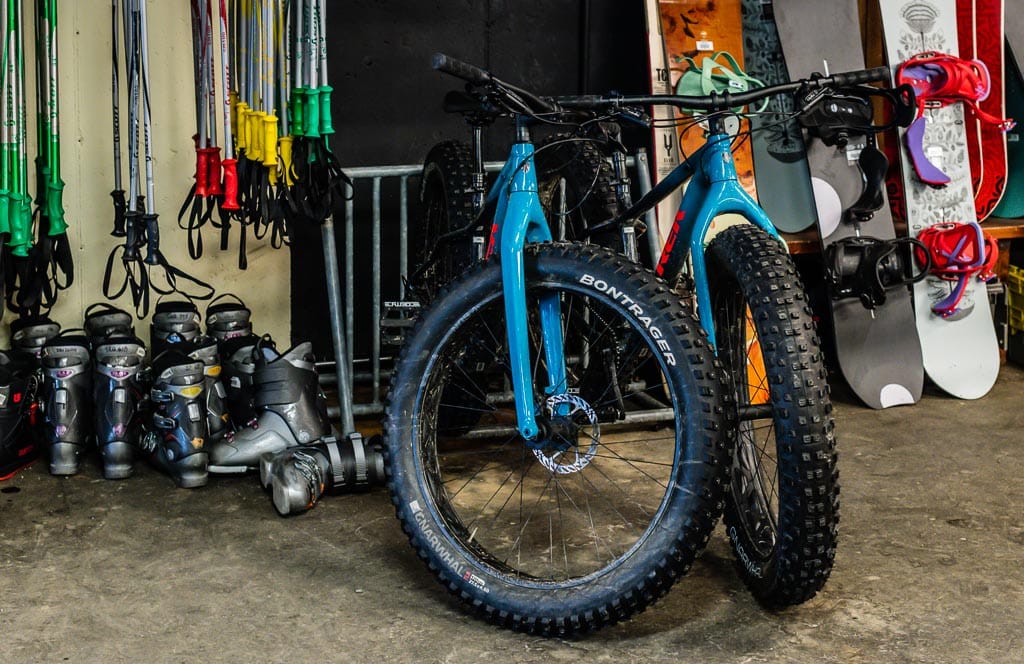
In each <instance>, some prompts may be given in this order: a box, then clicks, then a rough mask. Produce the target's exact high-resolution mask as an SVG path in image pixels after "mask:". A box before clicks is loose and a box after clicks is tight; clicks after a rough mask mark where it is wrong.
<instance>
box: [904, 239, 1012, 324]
mask: <svg viewBox="0 0 1024 664" xmlns="http://www.w3.org/2000/svg"><path fill="white" fill-rule="evenodd" d="M917 239H918V240H920V242H921V246H920V247H917V248H915V250H914V255H915V257H916V258H917V261H918V263H920V264H922V265H924V264H926V261H928V262H930V265H931V267H930V272H931V274H933V275H935V276H937V277H939V278H940V279H944V280H946V281H955V282H957V285H956V287H955V288H954V289H953V292H952V293H950V294H949V296H947V297H945V298H943V299H942V300H940V301H939V302H936V303H935V304H933V305H932V311H934V312H935V313H936V314H937V315H939V316H942V317H943V318H949V317H950V316H953V315H954V314H955V313H957V311H958V308H957V305H958V304H959V303H960V299H961V298H962V297H963V294H964V291H965V290H966V289H967V283H968V280H969V279H970V278H971V277H973V276H976V277H977V279H978V280H979V281H984V282H988V281H991V280H992V279H994V278H995V272H994V270H995V265H996V261H997V260H998V259H999V243H998V242H997V241H996V240H995V238H993V237H992V236H991V235H989V234H988V233H985V232H984V231H982V230H981V226H979V225H978V224H977V222H973V221H972V222H969V223H966V224H959V223H955V222H948V223H943V224H936V225H934V226H930V227H928V228H926V229H924V230H923V231H921V232H920V233H919V234H918V236H917Z"/></svg>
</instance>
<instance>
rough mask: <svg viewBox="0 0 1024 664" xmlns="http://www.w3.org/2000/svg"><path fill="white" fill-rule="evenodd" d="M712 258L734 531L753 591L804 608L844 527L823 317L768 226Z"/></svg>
mask: <svg viewBox="0 0 1024 664" xmlns="http://www.w3.org/2000/svg"><path fill="white" fill-rule="evenodd" d="M707 263H708V278H709V282H710V288H711V301H712V308H713V312H712V313H713V316H714V322H715V334H716V337H717V339H716V341H717V343H718V357H719V359H720V360H721V361H722V363H723V365H724V366H725V368H726V372H727V373H728V374H729V376H731V377H732V384H733V395H734V396H735V399H736V403H737V407H738V408H737V410H738V412H739V435H738V438H737V447H736V452H735V455H734V459H733V467H732V477H731V482H730V486H729V490H728V493H727V500H726V511H725V524H726V530H727V532H728V535H729V541H730V542H731V544H732V548H733V552H734V553H735V555H736V561H737V567H738V569H739V571H740V574H741V576H742V577H743V579H744V581H745V582H746V584H747V586H748V587H749V588H750V590H751V591H752V592H753V594H754V596H755V597H757V598H758V599H759V600H760V601H762V602H763V603H765V604H766V605H768V606H787V605H792V604H799V603H801V602H804V601H806V600H808V599H810V598H811V597H813V596H814V595H815V594H816V593H817V592H818V590H820V589H821V587H822V586H823V585H824V584H825V582H826V581H827V580H828V577H829V574H830V573H831V570H832V562H833V559H834V558H835V548H836V534H837V530H838V523H839V484H838V471H837V470H836V442H835V435H834V432H833V428H834V424H833V420H832V402H831V399H830V397H829V390H828V384H827V382H826V374H825V367H824V364H823V360H822V353H821V347H820V344H819V341H818V337H817V335H816V333H815V329H814V321H813V319H812V317H811V310H810V307H809V306H808V304H807V299H806V295H805V294H804V290H803V287H802V285H801V284H800V280H799V278H798V277H797V273H796V267H795V266H794V265H793V262H792V259H791V258H790V257H789V256H788V255H787V254H786V253H785V251H784V250H783V248H782V246H781V245H780V244H779V243H778V242H777V241H776V240H774V239H773V238H771V237H770V236H769V235H768V234H767V233H765V232H764V231H762V230H761V229H759V228H756V227H754V226H749V225H740V226H734V227H731V228H727V229H726V230H724V231H722V232H721V233H720V234H718V235H717V236H716V237H715V239H714V240H712V242H711V244H710V245H709V246H708V249H707Z"/></svg>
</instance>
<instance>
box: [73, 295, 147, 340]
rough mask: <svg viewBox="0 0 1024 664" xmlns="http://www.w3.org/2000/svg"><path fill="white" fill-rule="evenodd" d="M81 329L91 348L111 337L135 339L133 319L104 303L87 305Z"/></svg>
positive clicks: (128, 314)
mask: <svg viewBox="0 0 1024 664" xmlns="http://www.w3.org/2000/svg"><path fill="white" fill-rule="evenodd" d="M82 327H83V328H84V329H85V336H87V337H89V342H90V343H91V344H92V347H93V348H96V346H97V345H98V344H99V343H100V342H101V341H103V340H104V339H109V338H111V337H122V338H125V337H126V338H134V337H135V319H134V318H133V317H132V315H131V314H130V313H128V312H127V311H125V310H123V309H118V308H117V307H114V306H111V305H109V304H107V303H106V302H96V303H95V304H90V305H89V307H88V308H87V309H86V310H85V322H84V323H83V325H82Z"/></svg>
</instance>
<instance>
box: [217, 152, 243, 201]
mask: <svg viewBox="0 0 1024 664" xmlns="http://www.w3.org/2000/svg"><path fill="white" fill-rule="evenodd" d="M221 166H223V167H224V202H223V203H221V206H220V207H221V209H223V210H238V209H240V207H241V206H239V205H238V160H237V159H225V160H224V161H222V162H221Z"/></svg>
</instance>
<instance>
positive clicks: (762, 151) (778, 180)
mask: <svg viewBox="0 0 1024 664" xmlns="http://www.w3.org/2000/svg"><path fill="white" fill-rule="evenodd" d="M773 8H774V5H773V3H772V2H771V0H742V10H743V55H744V57H743V60H744V66H745V67H746V69H747V74H749V75H750V76H753V77H754V78H756V79H758V80H760V81H761V82H762V83H764V84H765V85H766V86H767V85H777V84H779V83H787V82H789V80H790V79H789V74H788V73H787V70H786V59H785V56H784V55H783V53H782V44H781V42H780V41H779V32H778V29H777V28H776V27H775V17H774V10H773ZM793 111H794V103H793V97H792V96H791V95H776V96H774V97H772V98H771V99H770V100H769V101H768V106H767V108H765V110H764V112H763V113H760V114H757V115H754V116H752V117H751V118H750V129H751V134H750V146H751V150H752V152H753V160H754V184H755V186H756V188H757V197H758V202H759V203H760V205H761V207H762V208H764V211H765V212H766V213H767V214H768V218H769V219H771V220H772V223H773V224H775V227H776V228H778V229H779V230H780V231H782V232H785V233H798V232H800V231H802V230H805V229H807V228H810V227H811V226H813V225H814V223H815V221H816V213H815V209H814V194H813V193H812V192H811V177H810V171H809V170H808V168H807V154H806V152H805V151H804V141H803V136H802V135H801V131H800V126H799V125H798V124H797V122H796V120H795V119H793V118H792V117H790V116H791V115H792V113H793ZM787 118H788V119H787Z"/></svg>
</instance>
